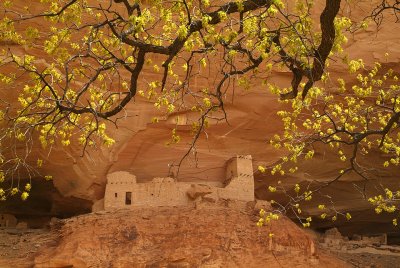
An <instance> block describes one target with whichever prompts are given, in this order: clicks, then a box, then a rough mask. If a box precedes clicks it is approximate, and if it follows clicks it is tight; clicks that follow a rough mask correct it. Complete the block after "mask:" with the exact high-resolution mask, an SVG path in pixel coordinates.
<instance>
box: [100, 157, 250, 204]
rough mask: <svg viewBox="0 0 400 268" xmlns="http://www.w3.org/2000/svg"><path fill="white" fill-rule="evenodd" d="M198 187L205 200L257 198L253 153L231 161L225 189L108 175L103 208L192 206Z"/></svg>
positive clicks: (133, 176)
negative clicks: (138, 181) (142, 181)
mask: <svg viewBox="0 0 400 268" xmlns="http://www.w3.org/2000/svg"><path fill="white" fill-rule="evenodd" d="M196 189H201V191H202V192H201V193H199V194H200V196H202V197H203V198H204V199H206V198H209V199H210V200H215V201H216V200H220V199H231V200H239V201H254V177H253V166H252V159H251V156H237V157H234V158H232V159H231V160H230V161H228V163H227V167H226V181H225V187H224V188H220V187H215V186H211V185H207V184H206V183H201V184H196V183H191V182H177V181H175V180H174V179H173V178H154V179H153V180H152V181H151V182H148V183H137V180H136V176H135V175H132V174H130V173H128V172H124V171H118V172H114V173H112V174H109V175H108V176H107V185H106V191H105V196H104V208H105V209H106V210H108V209H115V208H126V207H130V206H133V207H145V206H148V207H157V206H191V205H194V199H196V198H198V195H197V194H196V193H194V194H190V192H191V193H193V191H196ZM96 206H97V207H99V206H98V205H96ZM96 210H99V209H96Z"/></svg>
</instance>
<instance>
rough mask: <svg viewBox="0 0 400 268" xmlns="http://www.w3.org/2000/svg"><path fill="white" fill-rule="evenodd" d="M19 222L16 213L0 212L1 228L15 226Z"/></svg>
mask: <svg viewBox="0 0 400 268" xmlns="http://www.w3.org/2000/svg"><path fill="white" fill-rule="evenodd" d="M17 223H18V221H17V218H15V216H14V215H11V214H0V228H15V227H16V226H17Z"/></svg>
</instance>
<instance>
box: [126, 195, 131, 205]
mask: <svg viewBox="0 0 400 268" xmlns="http://www.w3.org/2000/svg"><path fill="white" fill-rule="evenodd" d="M130 204H132V192H126V195H125V205H130Z"/></svg>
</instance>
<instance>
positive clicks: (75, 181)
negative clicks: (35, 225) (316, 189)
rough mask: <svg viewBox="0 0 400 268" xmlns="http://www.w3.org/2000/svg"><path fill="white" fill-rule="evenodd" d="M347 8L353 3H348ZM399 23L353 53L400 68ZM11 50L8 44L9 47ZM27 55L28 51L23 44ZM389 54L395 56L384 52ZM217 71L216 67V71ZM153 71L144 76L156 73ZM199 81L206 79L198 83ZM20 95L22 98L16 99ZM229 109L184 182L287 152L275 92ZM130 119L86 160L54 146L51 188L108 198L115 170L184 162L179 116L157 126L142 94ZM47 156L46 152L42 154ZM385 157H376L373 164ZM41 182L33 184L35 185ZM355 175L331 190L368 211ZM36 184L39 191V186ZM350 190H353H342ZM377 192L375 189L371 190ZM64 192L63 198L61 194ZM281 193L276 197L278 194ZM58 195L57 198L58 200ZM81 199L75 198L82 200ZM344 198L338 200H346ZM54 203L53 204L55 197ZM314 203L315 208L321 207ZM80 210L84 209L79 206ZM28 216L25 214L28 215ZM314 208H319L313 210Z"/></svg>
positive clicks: (258, 90)
mask: <svg viewBox="0 0 400 268" xmlns="http://www.w3.org/2000/svg"><path fill="white" fill-rule="evenodd" d="M25 4H26V3H24V2H23V1H14V5H16V6H20V7H21V8H22V7H23V6H24V5H25ZM342 8H343V12H345V11H346V9H347V8H348V7H347V6H345V4H343V7H342ZM358 8H359V9H356V10H354V11H353V12H352V16H353V17H354V18H356V20H357V19H359V18H362V17H364V15H366V14H365V13H364V12H366V11H367V10H370V8H371V3H369V2H368V3H360V4H359V6H358ZM399 32H400V26H399V25H398V24H395V23H394V22H393V19H392V18H390V16H388V18H387V20H386V21H385V23H384V24H383V25H382V27H381V28H380V29H379V31H376V29H375V27H373V26H372V27H371V29H370V30H367V31H365V32H362V33H356V34H354V35H349V43H348V45H347V51H348V53H349V56H350V57H351V58H363V59H364V61H365V62H366V65H367V67H369V66H371V65H372V64H373V62H374V61H382V62H384V66H386V67H387V68H388V67H392V68H395V70H397V71H400V70H399V67H398V62H399V60H400V47H399V44H398V43H399V38H398V33H399ZM2 47H4V46H2ZM20 50H21V53H22V54H23V53H24V49H23V48H20ZM386 52H388V53H389V54H390V57H389V58H385V57H384V54H385V53H386ZM342 68H343V67H342V66H340V65H339V64H335V63H331V70H330V72H331V74H333V76H336V75H341V76H343V77H344V78H346V76H347V74H346V71H345V70H343V69H342ZM210 72H211V73H212V72H213V70H211V71H210ZM154 75H155V74H153V73H152V72H151V71H150V70H147V71H146V72H145V74H144V76H143V80H149V79H150V78H151V77H154ZM270 81H271V82H275V83H277V84H278V85H281V86H287V85H289V81H290V74H289V73H287V72H283V71H276V72H274V73H273V74H272V75H271V78H270ZM198 83H199V85H198V86H201V84H202V83H203V81H201V80H199V82H198ZM6 95H7V96H9V97H10V95H9V92H8V91H7V90H6V89H4V88H2V89H1V91H0V97H1V98H3V97H4V96H6ZM14 97H15V96H14ZM225 108H226V110H227V113H228V121H229V124H227V123H222V122H221V123H218V124H214V125H211V127H210V128H209V129H208V130H207V133H208V135H207V137H206V136H205V135H204V136H202V137H201V139H200V140H199V142H198V144H197V153H198V154H197V157H198V159H197V161H194V159H193V158H192V157H191V156H190V157H189V158H187V159H186V160H185V161H184V162H183V165H182V167H181V169H180V174H179V179H180V180H181V181H193V180H195V181H201V180H206V181H222V180H223V178H224V170H225V168H224V165H225V162H226V161H227V160H228V159H229V158H230V157H232V156H234V155H237V154H243V155H252V156H253V159H254V166H257V165H258V164H264V165H271V164H273V163H274V162H276V161H277V160H278V158H279V157H280V156H282V155H283V154H284V152H283V151H277V150H275V149H274V148H273V147H272V146H270V145H269V143H268V141H269V140H270V138H271V137H272V136H273V134H275V133H276V132H279V131H280V130H281V122H280V121H279V118H278V117H277V116H276V111H277V110H279V109H281V108H282V105H281V104H279V103H278V102H277V99H276V96H273V95H271V94H270V93H269V92H268V89H267V88H266V87H264V86H262V85H261V83H260V82H259V81H252V86H251V90H249V91H241V90H237V91H236V92H235V95H234V98H232V95H228V96H227V103H226V107H225ZM126 115H127V116H126V118H125V119H122V120H120V123H119V127H118V129H115V130H113V131H112V132H113V136H114V137H115V140H116V145H115V146H113V147H112V148H99V149H96V150H88V152H87V153H86V154H85V156H84V157H80V154H81V148H79V147H77V146H71V147H69V148H64V147H61V146H60V147H57V148H54V149H53V150H52V154H51V156H50V157H49V158H48V162H47V164H46V168H45V171H44V173H49V174H52V175H53V177H54V186H55V189H48V190H46V191H47V192H45V195H46V193H49V192H50V193H52V194H55V193H56V192H59V193H60V194H61V195H62V196H64V197H74V198H80V199H84V200H88V201H96V200H99V199H101V198H102V197H103V194H104V186H105V183H106V175H107V173H109V172H114V171H119V170H125V171H129V172H131V173H133V174H135V175H137V177H138V180H139V181H140V180H142V181H146V180H150V179H152V178H153V177H157V176H161V177H163V176H168V175H171V174H170V167H169V165H170V164H172V163H174V164H176V163H177V162H179V160H180V159H181V157H182V156H183V155H184V154H185V153H186V151H187V149H188V144H189V143H190V141H191V135H190V130H189V128H185V126H182V127H179V128H178V131H179V134H180V135H181V137H182V142H181V143H180V144H178V145H174V146H169V147H167V146H165V142H166V141H167V140H168V139H169V137H170V132H171V129H172V128H173V127H174V126H175V123H173V122H174V120H173V117H174V116H176V115H171V117H170V118H166V119H165V120H162V121H161V122H160V123H158V124H152V123H150V121H151V118H152V117H153V116H154V115H156V111H155V110H154V107H153V104H152V103H151V102H149V101H147V100H145V99H143V98H140V97H137V98H136V99H135V101H134V102H132V103H131V104H130V105H129V107H128V108H127V111H126ZM180 115H186V116H191V112H190V111H183V112H182V113H181V114H180ZM38 155H40V156H41V157H42V158H47V155H46V154H44V153H41V152H38ZM379 157H380V156H379V154H376V155H375V156H373V157H372V160H371V161H372V162H374V161H375V160H376V159H378V158H379ZM339 164H340V163H339V162H337V161H336V158H333V156H332V155H331V154H330V153H329V152H328V151H325V149H324V148H321V151H320V152H319V154H318V157H317V158H316V160H315V162H312V163H307V162H305V163H304V164H301V165H300V168H301V169H302V171H301V172H300V173H297V174H295V175H293V176H291V177H282V178H277V177H274V178H272V177H271V176H262V175H260V174H256V182H257V185H258V189H257V195H258V197H262V198H266V199H268V198H271V197H273V196H271V195H269V194H268V193H267V192H266V187H265V186H266V185H268V184H270V183H271V182H274V181H277V180H278V179H280V180H282V181H284V182H285V183H287V184H288V185H291V184H294V183H297V182H305V183H306V182H308V181H310V180H316V181H324V180H326V179H327V178H329V177H330V176H331V175H332V174H334V172H336V170H337V169H339V168H340V166H339ZM397 172H398V170H389V171H388V172H387V173H385V174H383V175H381V176H380V178H381V179H383V180H385V183H388V181H389V185H395V186H396V185H397V181H396V178H395V175H396V174H397ZM39 183H41V182H37V183H36V182H35V181H34V182H33V184H34V185H33V186H34V189H35V184H39ZM351 185H352V181H351V178H350V179H349V181H348V182H345V183H344V184H341V186H340V187H339V186H338V187H333V188H332V190H331V191H330V192H329V194H330V195H332V196H334V195H337V196H339V197H340V198H339V199H341V203H340V205H339V206H338V207H339V208H340V209H346V210H348V211H361V210H364V209H366V208H369V206H368V204H367V203H366V202H365V201H363V200H362V198H361V197H360V195H359V193H358V192H357V191H350V190H349V186H351ZM34 189H33V191H35V190H34ZM343 189H346V191H343ZM371 191H372V192H373V190H371ZM57 196H58V195H57ZM274 198H275V197H274ZM56 199H57V202H55V201H54V202H55V204H50V206H53V208H51V209H49V211H51V213H52V214H62V212H63V211H64V210H66V209H68V207H69V203H68V202H63V200H62V198H59V197H57V198H56ZM56 199H54V200H56ZM80 199H76V200H80ZM339 201H340V200H338V202H339ZM49 202H51V201H49ZM314 205H315V204H314V203H313V204H312V206H310V207H314ZM77 211H78V210H77ZM21 213H22V212H21ZM309 213H311V214H312V213H313V212H312V210H310V211H309Z"/></svg>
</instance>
